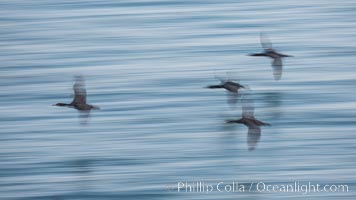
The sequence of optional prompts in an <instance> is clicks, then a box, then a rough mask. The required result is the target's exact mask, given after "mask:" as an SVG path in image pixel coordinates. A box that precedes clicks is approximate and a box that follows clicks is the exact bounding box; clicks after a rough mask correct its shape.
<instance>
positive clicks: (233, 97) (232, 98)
mask: <svg viewBox="0 0 356 200" xmlns="http://www.w3.org/2000/svg"><path fill="white" fill-rule="evenodd" d="M226 95H227V103H228V104H229V105H230V107H231V108H235V106H236V103H237V101H238V98H239V94H238V93H235V92H228V91H227V92H226Z"/></svg>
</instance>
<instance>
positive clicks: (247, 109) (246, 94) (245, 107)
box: [241, 89, 255, 118]
mask: <svg viewBox="0 0 356 200" xmlns="http://www.w3.org/2000/svg"><path fill="white" fill-rule="evenodd" d="M242 93H243V94H242V100H241V102H242V116H243V117H247V118H254V113H255V105H254V101H253V99H252V95H251V94H250V93H251V91H250V90H249V89H246V90H243V91H242Z"/></svg>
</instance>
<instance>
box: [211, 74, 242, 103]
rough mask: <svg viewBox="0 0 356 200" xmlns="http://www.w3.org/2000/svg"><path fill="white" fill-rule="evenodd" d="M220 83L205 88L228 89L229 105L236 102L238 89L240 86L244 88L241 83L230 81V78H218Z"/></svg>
mask: <svg viewBox="0 0 356 200" xmlns="http://www.w3.org/2000/svg"><path fill="white" fill-rule="evenodd" d="M220 81H221V83H220V84H218V85H209V86H207V87H206V88H210V89H217V88H224V89H226V90H227V91H228V103H229V104H230V105H233V104H236V102H237V99H238V97H239V90H240V89H241V88H245V87H244V86H243V85H241V84H239V83H236V82H233V81H230V80H222V79H220Z"/></svg>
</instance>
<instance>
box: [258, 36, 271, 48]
mask: <svg viewBox="0 0 356 200" xmlns="http://www.w3.org/2000/svg"><path fill="white" fill-rule="evenodd" d="M260 42H261V45H262V48H264V49H265V50H267V49H272V48H273V47H272V42H271V41H270V40H269V38H268V36H267V34H266V33H260Z"/></svg>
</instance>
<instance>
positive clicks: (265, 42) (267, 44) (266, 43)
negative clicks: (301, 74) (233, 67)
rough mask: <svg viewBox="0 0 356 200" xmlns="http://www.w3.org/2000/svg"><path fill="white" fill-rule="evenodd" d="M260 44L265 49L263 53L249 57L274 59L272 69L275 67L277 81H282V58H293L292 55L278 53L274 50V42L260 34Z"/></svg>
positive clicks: (274, 73) (274, 74)
mask: <svg viewBox="0 0 356 200" xmlns="http://www.w3.org/2000/svg"><path fill="white" fill-rule="evenodd" d="M260 42H261V45H262V48H263V49H264V52H263V53H253V54H249V56H264V57H270V58H272V59H273V60H272V67H273V76H274V79H275V80H280V79H281V77H282V67H283V64H282V58H283V57H293V56H291V55H285V54H281V53H278V52H276V50H274V49H273V48H272V42H271V41H270V40H269V39H268V37H267V35H265V34H263V33H261V34H260Z"/></svg>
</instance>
